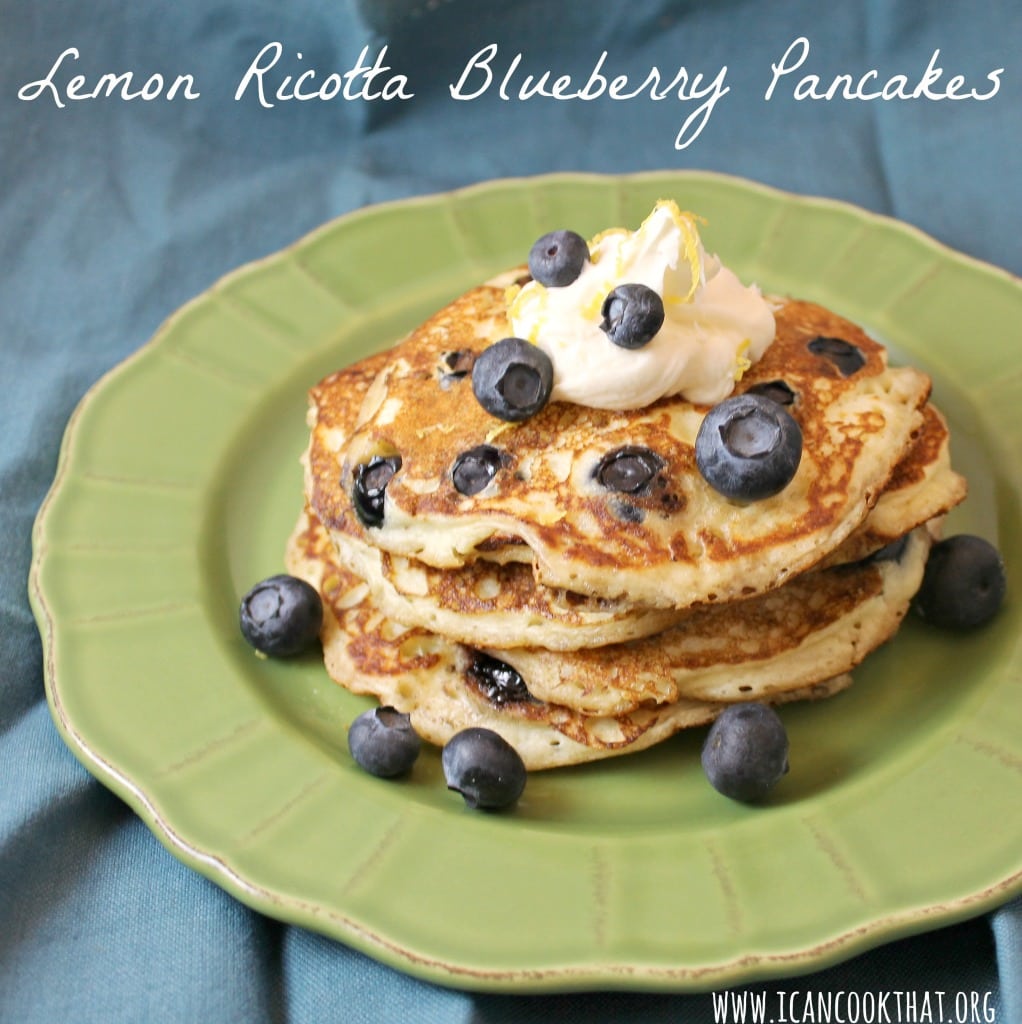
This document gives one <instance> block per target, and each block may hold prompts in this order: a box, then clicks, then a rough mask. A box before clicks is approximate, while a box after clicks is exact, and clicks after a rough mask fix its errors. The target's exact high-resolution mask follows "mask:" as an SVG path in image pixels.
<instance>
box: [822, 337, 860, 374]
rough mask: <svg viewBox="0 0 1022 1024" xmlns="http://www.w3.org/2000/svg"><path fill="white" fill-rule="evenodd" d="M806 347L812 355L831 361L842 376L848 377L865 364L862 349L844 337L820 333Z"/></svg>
mask: <svg viewBox="0 0 1022 1024" xmlns="http://www.w3.org/2000/svg"><path fill="white" fill-rule="evenodd" d="M808 348H809V351H810V352H812V353H813V355H816V356H822V357H823V358H824V359H826V360H828V361H829V362H831V363H833V364H834V365H835V366H836V367H837V368H838V370H840V371H841V375H842V376H844V377H850V376H851V375H852V374H853V373H855V371H856V370H861V369H862V368H863V367H864V366H865V365H866V357H865V356H864V355H863V354H862V350H861V349H859V348H857V347H856V346H855V345H853V344H852V343H851V342H850V341H845V340H844V338H828V337H825V336H824V335H822V334H821V335H818V336H817V337H815V338H813V339H812V341H810V342H809V345H808Z"/></svg>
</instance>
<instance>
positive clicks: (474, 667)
mask: <svg viewBox="0 0 1022 1024" xmlns="http://www.w3.org/2000/svg"><path fill="white" fill-rule="evenodd" d="M468 677H469V679H471V680H472V682H473V683H475V685H476V686H477V687H478V689H479V691H480V692H481V693H482V695H483V696H484V697H485V698H486V699H487V700H488V701H489V702H490V703H491V704H498V705H500V704H517V703H521V702H522V701H534V700H535V698H534V697H533V696H532V694H531V693H529V688H528V687H527V686H526V685H525V680H524V679H522V677H521V675H520V674H519V672H518V670H517V669H514V668H512V667H511V666H510V665H508V664H507V662H504V661H500V660H499V659H497V658H493V657H491V656H490V655H488V654H482V653H481V652H479V651H476V652H475V654H474V655H473V657H472V661H471V663H470V664H469V666H468Z"/></svg>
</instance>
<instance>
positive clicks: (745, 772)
mask: <svg viewBox="0 0 1022 1024" xmlns="http://www.w3.org/2000/svg"><path fill="white" fill-rule="evenodd" d="M701 760H702V765H703V771H704V772H705V773H706V778H707V779H708V780H709V782H710V785H711V786H713V788H714V789H716V790H717V791H718V792H720V793H723V794H724V796H727V797H731V799H732V800H741V801H743V802H746V803H751V802H754V801H756V800H761V799H762V798H763V797H764V796H766V794H767V793H768V792H769V790H770V789H772V788H773V786H774V785H775V784H776V783H777V781H778V780H779V779H780V778H781V776H782V775H784V774H785V773H786V772H787V771H788V734H787V733H786V732H785V729H784V725H783V723H782V722H781V720H780V718H778V716H777V712H776V711H774V709H773V708H772V707H770V706H769V705H768V704H758V703H750V704H730V705H728V707H726V708H725V709H724V711H723V712H721V714H720V715H719V716H718V718H717V720H716V721H715V722H714V723H713V725H712V726H711V727H710V731H709V733H708V734H707V736H706V742H705V743H704V744H703V751H702V758H701Z"/></svg>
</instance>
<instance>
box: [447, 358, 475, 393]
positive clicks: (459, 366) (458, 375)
mask: <svg viewBox="0 0 1022 1024" xmlns="http://www.w3.org/2000/svg"><path fill="white" fill-rule="evenodd" d="M475 357H476V355H475V353H474V352H473V351H472V350H471V349H468V348H465V349H458V350H457V351H455V352H445V353H444V354H443V355H442V356H441V367H440V387H441V388H443V390H444V391H446V390H448V389H449V388H451V387H452V386H453V385H455V384H457V383H458V381H459V380H464V378H465V377H467V376H468V375H469V372H470V371H471V370H472V363H474V362H475Z"/></svg>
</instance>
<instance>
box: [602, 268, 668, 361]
mask: <svg viewBox="0 0 1022 1024" xmlns="http://www.w3.org/2000/svg"><path fill="white" fill-rule="evenodd" d="M600 312H601V315H602V316H603V320H602V322H601V323H600V328H601V330H603V331H604V332H605V333H606V335H607V337H608V338H610V340H611V341H612V342H614V344H615V345H619V346H620V347H621V348H642V346H643V345H648V344H649V342H651V341H652V340H653V338H655V337H656V333H657V331H659V330H660V328H661V327H663V325H664V300H663V299H661V298H660V296H659V295H658V294H657V293H656V292H655V291H653V289H652V288H647V287H646V285H644V284H620V285H618V286H617V287H616V288H615V289H614V290H613V291H612V292H611V293H610V294H609V295H608V296H607V297H606V298H605V299H604V300H603V308H602V309H601V311H600Z"/></svg>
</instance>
